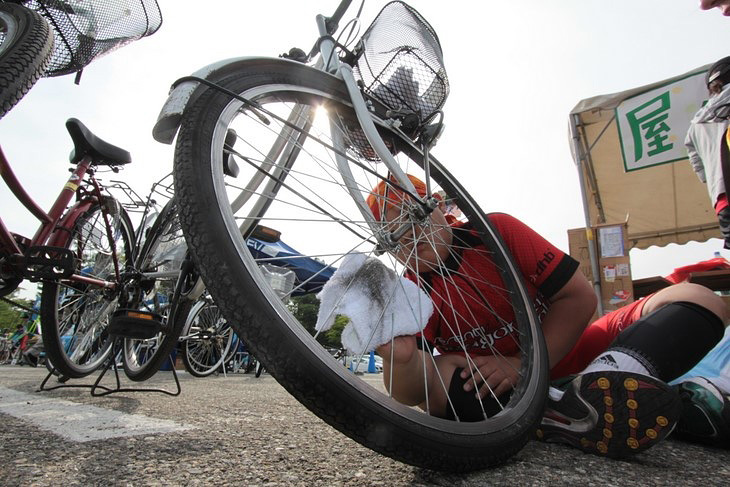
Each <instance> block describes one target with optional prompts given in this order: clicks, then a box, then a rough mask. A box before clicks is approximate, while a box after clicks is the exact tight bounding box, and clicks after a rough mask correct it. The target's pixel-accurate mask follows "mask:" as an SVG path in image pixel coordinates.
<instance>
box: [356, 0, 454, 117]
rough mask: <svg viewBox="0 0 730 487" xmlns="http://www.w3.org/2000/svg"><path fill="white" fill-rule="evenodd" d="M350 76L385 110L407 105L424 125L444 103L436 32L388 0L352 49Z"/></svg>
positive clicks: (410, 11) (443, 77) (446, 88)
mask: <svg viewBox="0 0 730 487" xmlns="http://www.w3.org/2000/svg"><path fill="white" fill-rule="evenodd" d="M356 51H357V54H358V60H357V63H356V65H355V68H354V72H355V76H356V78H358V79H359V80H361V81H362V83H363V85H364V87H365V92H366V93H367V94H369V95H370V96H372V97H374V98H376V99H378V100H379V101H380V102H382V103H383V104H384V105H385V106H387V107H390V108H391V109H397V110H401V109H407V110H412V111H414V112H416V113H417V114H418V117H419V122H420V123H421V124H423V123H426V122H427V121H428V120H430V119H431V117H432V116H433V115H434V114H435V113H436V112H437V111H439V110H441V108H442V107H443V106H444V103H446V98H447V97H448V94H449V81H448V78H447V76H446V69H445V68H444V60H443V53H442V51H441V44H440V42H439V40H438V36H437V35H436V32H435V31H434V30H433V28H432V27H431V26H430V25H429V23H428V22H426V20H425V19H424V18H423V17H422V16H421V14H419V13H418V12H416V11H415V10H414V9H413V8H412V7H410V6H408V5H406V4H405V3H403V2H400V1H395V2H390V3H388V4H387V5H385V7H383V9H382V10H381V11H380V13H379V14H378V15H377V17H376V18H375V20H374V21H373V23H372V24H370V27H368V29H367V31H365V34H363V36H362V39H361V40H360V43H359V46H358V47H357V48H356Z"/></svg>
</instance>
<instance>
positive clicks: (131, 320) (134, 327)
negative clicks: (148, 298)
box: [109, 309, 162, 340]
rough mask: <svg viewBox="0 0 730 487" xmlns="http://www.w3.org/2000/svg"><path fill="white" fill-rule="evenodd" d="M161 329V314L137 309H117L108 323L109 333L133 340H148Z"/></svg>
mask: <svg viewBox="0 0 730 487" xmlns="http://www.w3.org/2000/svg"><path fill="white" fill-rule="evenodd" d="M161 329H162V316H160V315H158V314H156V313H148V312H146V311H140V310H138V309H118V310H116V311H115V312H114V314H113V315H112V318H111V322H110V323H109V334H110V335H112V336H118V337H122V338H133V339H135V340H148V339H150V338H153V337H154V336H156V335H157V334H158V333H159V332H160V330H161Z"/></svg>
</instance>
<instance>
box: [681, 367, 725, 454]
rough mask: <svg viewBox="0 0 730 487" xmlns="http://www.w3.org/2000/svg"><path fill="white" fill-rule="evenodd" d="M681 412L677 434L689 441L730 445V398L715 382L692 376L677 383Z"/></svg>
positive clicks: (722, 446) (719, 445)
mask: <svg viewBox="0 0 730 487" xmlns="http://www.w3.org/2000/svg"><path fill="white" fill-rule="evenodd" d="M676 387H677V390H678V392H679V397H680V398H681V399H682V415H681V417H680V418H679V422H678V423H677V429H676V430H675V432H674V436H676V437H677V438H679V439H682V440H686V441H693V442H697V443H703V444H706V445H711V446H716V447H721V448H730V401H729V400H728V396H727V395H725V394H723V393H722V391H720V389H718V388H717V387H716V386H715V384H713V383H712V382H710V381H709V380H707V379H705V378H704V377H693V378H691V379H687V380H685V381H683V382H680V383H679V384H677V386H676Z"/></svg>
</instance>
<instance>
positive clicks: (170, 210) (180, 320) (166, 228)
mask: <svg viewBox="0 0 730 487" xmlns="http://www.w3.org/2000/svg"><path fill="white" fill-rule="evenodd" d="M184 253H185V246H184V240H183V236H182V233H181V231H180V225H179V223H178V218H177V206H176V204H175V200H174V198H173V199H171V200H170V201H169V202H168V203H167V204H166V205H165V206H164V207H163V209H162V211H160V214H159V216H158V217H157V219H156V220H155V222H154V223H153V224H152V227H151V228H150V232H149V236H148V237H147V239H146V240H145V242H144V244H143V245H142V251H141V252H140V253H139V254H138V257H137V259H138V261H139V262H140V265H139V270H141V271H142V272H152V271H175V270H178V269H180V266H181V264H182V258H179V257H180V255H179V254H183V255H182V257H184ZM177 281H178V277H174V278H169V277H168V278H157V279H154V280H152V281H151V282H148V283H147V284H146V285H145V284H144V283H143V284H142V287H143V288H144V289H143V294H144V295H143V296H142V297H141V299H140V302H139V303H135V306H136V307H138V308H139V309H142V310H145V311H150V312H153V313H156V314H159V315H160V316H162V329H161V330H160V331H159V332H158V333H157V334H156V335H155V336H154V337H152V338H149V339H145V340H140V339H134V338H125V339H124V341H123V345H122V350H123V354H122V357H123V363H124V373H125V374H126V376H127V377H128V378H129V379H130V380H133V381H135V382H140V381H144V380H147V379H149V378H150V377H152V376H153V375H155V374H156V373H157V371H158V370H160V367H161V366H162V364H163V363H164V362H165V360H167V359H168V358H169V357H170V354H171V353H172V351H173V349H174V348H175V346H176V345H177V340H178V337H179V336H180V332H181V331H182V329H183V326H184V325H185V318H186V317H187V316H188V313H189V312H190V308H192V306H193V302H192V301H190V300H189V299H187V298H185V297H184V296H180V298H179V299H178V302H177V309H173V308H172V303H173V296H174V293H175V286H176V285H177Z"/></svg>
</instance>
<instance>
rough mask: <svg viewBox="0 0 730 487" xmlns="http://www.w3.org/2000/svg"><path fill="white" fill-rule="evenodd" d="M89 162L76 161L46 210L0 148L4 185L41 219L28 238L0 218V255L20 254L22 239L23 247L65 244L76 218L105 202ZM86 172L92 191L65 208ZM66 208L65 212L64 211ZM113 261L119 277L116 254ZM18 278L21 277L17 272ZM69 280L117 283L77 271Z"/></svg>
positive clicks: (112, 285)
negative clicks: (78, 273)
mask: <svg viewBox="0 0 730 487" xmlns="http://www.w3.org/2000/svg"><path fill="white" fill-rule="evenodd" d="M91 164H92V160H91V157H89V156H85V157H83V158H82V159H81V160H80V161H79V162H78V164H77V165H76V167H75V168H74V170H73V172H72V173H71V176H70V177H69V179H68V181H66V184H65V185H64V186H63V188H62V189H61V192H60V193H59V195H58V197H57V198H56V201H55V202H54V203H53V206H51V209H50V210H49V211H48V213H46V212H45V211H44V210H43V209H42V208H41V207H40V206H38V205H37V204H36V202H35V201H33V199H32V198H31V197H30V195H29V194H28V193H27V192H26V191H25V189H24V188H23V186H22V184H21V183H20V181H18V179H17V177H16V176H15V174H14V173H13V170H12V168H11V167H10V163H9V162H8V160H7V158H6V157H5V154H4V153H3V151H2V148H0V175H2V178H3V180H4V181H5V184H6V185H7V186H8V188H10V191H12V192H13V195H15V197H16V198H17V199H18V201H20V202H21V203H22V204H23V206H25V208H27V209H28V211H30V212H31V213H32V214H33V216H35V217H36V218H37V219H38V220H39V221H40V225H39V227H38V230H37V231H36V234H35V235H34V236H33V238H32V239H30V240H28V239H27V238H25V237H22V236H17V235H14V234H13V233H11V232H10V231H9V230H8V229H7V227H6V226H5V223H4V222H3V221H2V218H1V217H0V256H5V257H12V256H23V254H24V250H23V248H21V245H20V244H19V242H18V239H20V240H21V241H23V247H25V248H29V247H36V246H55V247H62V246H65V245H66V244H67V243H68V239H69V238H70V236H71V231H72V230H73V228H74V224H75V223H76V220H78V218H79V217H80V216H81V215H82V214H83V213H84V212H86V211H87V210H88V209H89V208H90V207H91V206H92V205H93V204H95V203H101V204H103V202H104V199H103V197H102V194H101V187H100V186H99V184H98V183H97V181H96V179H95V178H94V176H93V171H89V168H90V166H91ZM87 174H88V176H89V179H90V181H91V184H92V186H93V194H89V193H86V194H84V195H82V196H80V197H78V201H77V202H76V203H75V204H74V205H73V206H72V207H71V208H68V205H69V203H70V202H71V199H72V198H73V197H74V195H77V194H78V192H79V188H80V187H81V184H82V182H83V180H84V178H85V177H86V176H87ZM67 208H68V211H66V210H67ZM102 215H103V217H104V224H105V227H106V231H107V235H108V236H111V235H112V230H111V224H110V222H109V219H108V218H107V214H106V212H102ZM112 252H113V253H114V252H115V250H114V246H112ZM113 262H114V266H115V269H114V270H115V274H116V277H117V279H119V267H118V264H117V259H116V255H115V254H114V255H113ZM18 277H22V276H20V275H19V276H18ZM69 279H70V280H72V281H77V282H83V283H87V284H92V285H95V286H100V287H104V288H108V289H114V288H115V286H116V284H115V283H113V282H109V281H104V280H101V279H94V278H89V277H86V276H81V275H77V274H74V275H72V276H71V277H70V278H69Z"/></svg>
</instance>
